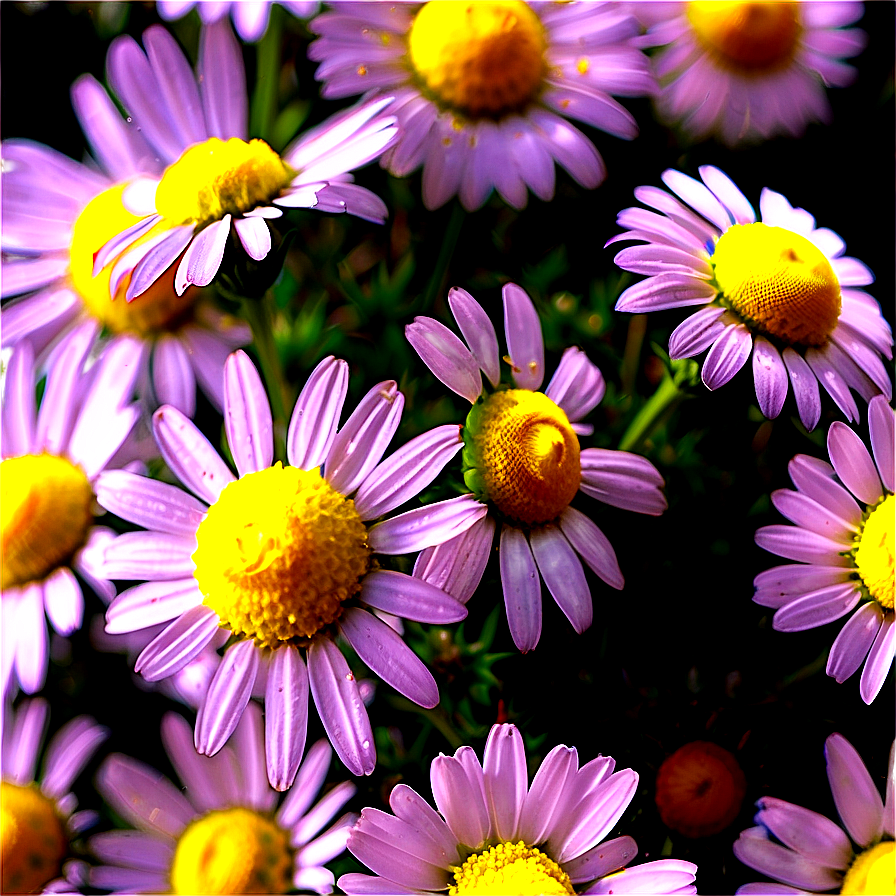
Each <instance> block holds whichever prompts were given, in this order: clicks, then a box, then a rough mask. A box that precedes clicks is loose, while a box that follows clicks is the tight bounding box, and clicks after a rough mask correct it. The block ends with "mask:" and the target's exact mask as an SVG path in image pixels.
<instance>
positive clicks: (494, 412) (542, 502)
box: [463, 389, 582, 526]
mask: <svg viewBox="0 0 896 896" xmlns="http://www.w3.org/2000/svg"><path fill="white" fill-rule="evenodd" d="M463 460H464V481H465V482H466V483H467V486H468V487H469V489H470V491H472V492H473V494H474V495H475V496H476V497H477V498H478V499H479V500H480V501H482V502H483V503H485V502H487V501H490V502H492V503H493V504H494V505H495V506H496V507H497V508H498V510H499V511H500V512H501V513H502V514H504V516H506V517H507V518H508V519H510V520H512V521H514V522H518V523H523V524H525V525H529V526H537V525H541V524H543V523H549V522H551V521H552V520H554V519H556V518H557V517H558V516H559V515H560V514H561V513H562V512H563V511H564V510H565V509H566V507H567V506H568V505H569V502H570V501H572V499H573V497H574V496H575V493H576V492H577V491H578V490H579V483H580V481H581V478H582V465H581V461H580V455H579V439H578V437H577V436H576V434H575V433H574V432H573V431H572V427H571V426H570V425H569V419H568V418H567V416H566V414H565V413H564V412H563V411H562V409H561V408H559V407H557V405H556V404H554V402H553V401H551V399H550V398H548V397H547V395H545V394H544V393H543V392H531V391H529V390H528V389H508V390H506V391H504V392H495V393H494V394H492V395H490V396H489V397H488V398H486V399H485V400H484V401H482V402H480V403H478V404H475V405H473V408H472V410H471V411H470V413H469V415H468V416H467V421H466V423H465V425H464V453H463Z"/></svg>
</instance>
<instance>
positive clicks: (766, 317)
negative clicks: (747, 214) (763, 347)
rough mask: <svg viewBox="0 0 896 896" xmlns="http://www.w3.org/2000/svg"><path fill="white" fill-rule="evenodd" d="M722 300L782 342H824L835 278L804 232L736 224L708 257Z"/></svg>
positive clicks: (835, 311)
mask: <svg viewBox="0 0 896 896" xmlns="http://www.w3.org/2000/svg"><path fill="white" fill-rule="evenodd" d="M712 265H713V269H714V272H715V279H716V283H717V284H718V287H719V290H720V291H721V298H722V301H723V302H724V303H725V304H726V305H728V306H729V307H730V308H731V309H732V310H733V311H735V312H736V313H737V314H738V315H740V317H742V318H743V319H744V320H745V321H746V322H747V323H749V324H752V325H753V327H754V328H755V329H757V330H759V331H760V332H762V333H765V334H766V335H769V336H774V337H776V338H778V339H780V340H781V341H782V342H784V343H786V344H787V345H802V346H813V345H814V346H818V345H824V343H825V342H826V341H827V338H828V336H830V335H831V333H832V332H833V330H834V328H835V327H836V326H837V321H838V320H839V318H840V283H839V281H838V280H837V275H836V274H835V273H834V269H833V268H832V267H831V263H830V262H829V261H828V259H827V258H826V256H825V255H824V253H823V252H822V251H821V250H820V249H819V248H818V247H817V246H816V245H814V243H811V242H809V240H807V239H806V238H805V237H802V236H800V235H799V234H798V233H794V232H793V231H791V230H785V229H784V228H783V227H769V226H768V225H767V224H760V223H755V224H736V225H735V226H733V227H730V228H729V229H728V230H726V231H725V232H724V233H723V234H722V235H721V237H719V241H718V242H717V243H716V247H715V251H714V253H713V256H712Z"/></svg>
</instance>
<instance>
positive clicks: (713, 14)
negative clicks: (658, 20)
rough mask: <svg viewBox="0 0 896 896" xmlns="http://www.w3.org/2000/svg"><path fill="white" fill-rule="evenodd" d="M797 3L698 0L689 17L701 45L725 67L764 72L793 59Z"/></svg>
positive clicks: (799, 30)
mask: <svg viewBox="0 0 896 896" xmlns="http://www.w3.org/2000/svg"><path fill="white" fill-rule="evenodd" d="M798 6H799V4H798V3H797V2H787V0H785V2H776V0H746V2H736V0H735V2H728V0H699V2H691V3H688V11H687V15H688V20H689V21H690V23H691V26H692V27H693V29H694V34H695V35H696V37H697V40H698V41H699V42H700V44H702V46H703V47H704V48H705V49H706V50H708V51H709V52H710V53H711V54H712V55H713V56H714V57H715V58H716V61H717V62H718V63H719V64H720V65H723V66H724V67H726V68H729V69H733V70H735V71H739V72H741V73H743V74H764V73H766V72H768V71H774V70H776V69H779V68H782V67H783V66H786V65H787V64H788V63H790V61H791V60H792V59H793V56H794V52H795V50H796V46H797V42H798V41H799V37H800V34H801V33H802V30H803V29H802V25H801V23H800V13H799V9H798Z"/></svg>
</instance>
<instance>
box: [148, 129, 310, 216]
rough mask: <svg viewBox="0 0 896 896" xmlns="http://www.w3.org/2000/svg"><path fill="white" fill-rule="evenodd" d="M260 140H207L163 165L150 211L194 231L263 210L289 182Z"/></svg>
mask: <svg viewBox="0 0 896 896" xmlns="http://www.w3.org/2000/svg"><path fill="white" fill-rule="evenodd" d="M295 174H296V172H295V171H293V170H292V169H291V168H290V167H289V165H287V164H286V163H285V162H284V161H283V159H281V158H280V156H278V155H277V153H275V152H274V150H273V149H271V147H270V146H268V145H267V143H265V142H264V140H250V141H249V142H248V143H246V141H245V140H240V139H239V138H238V137H231V138H230V139H229V140H226V141H225V140H219V139H218V138H217V137H210V138H209V139H208V140H206V141H205V142H204V143H197V144H195V145H194V146H191V147H190V148H189V149H187V150H186V151H185V152H184V154H183V155H182V156H181V157H180V158H179V159H178V160H177V161H176V162H174V164H172V165H169V166H168V168H167V169H166V170H165V173H164V174H163V175H162V179H161V181H160V182H159V185H158V187H157V188H156V211H157V212H158V213H159V214H160V215H162V216H163V217H164V218H167V219H168V221H169V222H171V223H173V224H189V223H191V222H192V223H193V224H195V225H197V226H198V227H203V226H205V225H206V224H211V223H212V222H213V221H220V220H221V218H223V217H224V216H225V215H228V214H229V215H241V214H243V213H244V212H248V211H251V210H252V209H253V208H255V207H256V206H258V205H266V204H267V203H268V202H270V201H271V200H272V199H273V198H274V197H275V196H277V195H278V194H279V193H280V191H281V190H282V189H283V188H284V187H285V186H286V185H287V184H288V183H289V182H290V181H291V180H292V179H293V177H295Z"/></svg>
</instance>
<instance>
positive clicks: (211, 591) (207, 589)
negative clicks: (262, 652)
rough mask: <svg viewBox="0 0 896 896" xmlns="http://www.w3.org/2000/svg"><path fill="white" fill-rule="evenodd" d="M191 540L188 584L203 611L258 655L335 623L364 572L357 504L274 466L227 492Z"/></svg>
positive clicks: (309, 476) (311, 477) (302, 473)
mask: <svg viewBox="0 0 896 896" xmlns="http://www.w3.org/2000/svg"><path fill="white" fill-rule="evenodd" d="M196 540H197V542H198V547H197V549H196V552H195V553H194V554H193V560H194V561H195V563H196V571H195V572H194V576H195V577H196V581H197V582H198V583H199V590H200V591H201V592H202V594H203V595H204V596H205V601H204V602H205V605H206V606H208V607H211V609H213V610H214V611H215V612H216V613H217V614H218V616H219V617H220V618H221V623H222V625H224V626H226V627H227V628H229V629H231V630H232V631H233V632H235V633H237V634H241V635H245V636H246V637H249V638H254V639H255V640H256V641H257V642H258V643H259V644H260V645H262V646H265V647H276V646H278V645H279V644H280V643H281V642H283V641H289V640H291V639H294V638H299V639H301V638H310V637H311V636H312V635H313V634H314V633H315V632H317V631H319V630H320V629H321V628H323V627H324V626H326V625H329V624H330V623H331V622H334V621H335V620H336V619H337V618H338V617H339V615H340V613H341V611H342V604H343V602H344V601H346V600H348V598H350V597H352V596H353V595H354V594H356V593H357V592H358V591H359V590H360V588H361V585H360V581H359V580H360V578H361V577H362V576H363V575H364V574H365V573H366V572H367V570H368V567H369V565H370V549H369V548H368V546H367V529H366V527H365V526H364V523H363V522H362V521H361V518H360V517H359V516H358V512H357V511H356V510H355V503H354V501H351V500H350V499H348V498H345V497H344V496H343V495H341V494H339V492H337V491H336V490H335V489H334V488H333V487H332V486H331V485H330V484H329V483H328V482H327V481H326V480H325V479H323V478H322V477H321V475H320V473H319V471H318V470H300V469H298V468H297V467H284V466H282V465H281V464H280V463H279V462H278V463H277V464H275V465H274V466H273V467H269V468H268V469H265V470H261V471H260V472H258V473H249V474H247V475H246V476H243V477H242V478H241V479H238V480H236V481H235V482H231V483H230V484H229V485H227V486H226V487H225V488H224V490H223V491H222V492H221V496H220V497H219V498H218V500H217V501H216V502H215V503H214V504H213V505H212V506H211V507H210V508H209V511H208V515H207V516H206V518H205V519H204V520H203V521H202V523H200V525H199V530H198V531H197V533H196Z"/></svg>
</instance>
